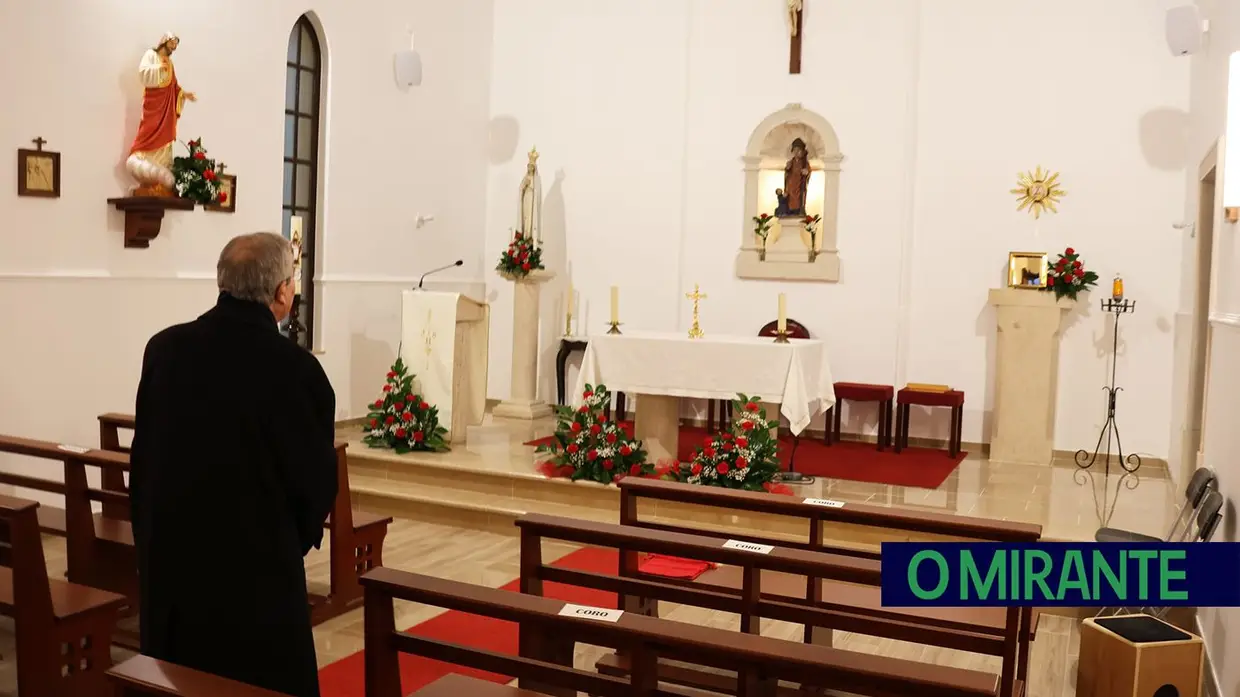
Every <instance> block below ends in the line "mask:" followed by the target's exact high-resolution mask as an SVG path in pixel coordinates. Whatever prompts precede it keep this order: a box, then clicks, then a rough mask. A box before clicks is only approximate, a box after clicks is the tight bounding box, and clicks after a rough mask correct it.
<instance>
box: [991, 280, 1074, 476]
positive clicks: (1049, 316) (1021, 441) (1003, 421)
mask: <svg viewBox="0 0 1240 697" xmlns="http://www.w3.org/2000/svg"><path fill="white" fill-rule="evenodd" d="M988 302H989V304H991V305H993V306H994V308H995V318H996V320H997V323H998V334H997V335H996V338H997V341H998V346H997V348H996V351H995V376H994V381H995V407H994V421H993V426H992V428H991V434H990V459H991V460H992V461H996V462H1016V463H1022V464H1031V465H1045V464H1049V463H1050V461H1051V457H1052V453H1053V451H1054V444H1055V395H1056V391H1057V390H1056V385H1057V384H1058V382H1059V330H1060V327H1061V326H1062V324H1063V314H1064V311H1065V310H1068V309H1070V308H1071V307H1072V304H1073V303H1072V301H1071V300H1066V299H1065V300H1058V301H1057V300H1055V295H1054V293H1048V292H1044V291H1038V290H1031V289H1024V288H995V289H992V290H991V291H990V298H989V301H988Z"/></svg>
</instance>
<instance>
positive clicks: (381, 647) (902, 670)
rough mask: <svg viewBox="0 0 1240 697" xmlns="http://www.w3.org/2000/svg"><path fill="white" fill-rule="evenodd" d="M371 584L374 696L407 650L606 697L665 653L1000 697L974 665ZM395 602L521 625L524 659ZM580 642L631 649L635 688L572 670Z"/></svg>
mask: <svg viewBox="0 0 1240 697" xmlns="http://www.w3.org/2000/svg"><path fill="white" fill-rule="evenodd" d="M362 585H363V587H364V588H365V589H366V603H365V607H366V610H365V623H366V646H367V651H366V661H367V663H366V676H367V695H368V697H401V695H402V693H401V692H400V677H399V666H398V663H397V652H398V651H405V652H409V653H415V654H417V655H420V656H425V657H428V658H431V659H435V660H440V661H446V662H449V663H455V664H457V665H462V666H468V667H472V668H477V669H480V670H486V671H490V672H495V673H499V674H501V675H512V676H515V677H517V678H521V679H529V680H533V681H537V682H538V683H539V684H540V685H541V684H550V685H554V686H555V687H556V688H558V689H557V694H562V693H563V691H564V690H580V691H583V692H587V693H588V694H592V695H598V696H599V697H621V696H625V697H627V696H628V695H635V696H641V697H644V696H646V695H653V694H654V690H655V689H656V688H657V681H656V680H655V675H656V673H655V665H656V660H657V659H658V658H672V659H677V658H679V659H682V660H691V661H692V662H694V663H697V664H700V665H710V666H716V667H719V668H728V669H732V670H737V671H738V672H739V673H740V674H742V675H743V676H747V677H746V678H743V680H745V681H747V682H748V683H749V684H753V685H755V686H758V685H759V684H760V683H761V684H763V685H765V686H767V687H768V688H769V687H772V686H773V681H774V679H776V678H778V679H786V680H792V681H796V682H803V683H810V684H829V685H831V687H832V688H834V689H838V690H842V691H846V692H864V693H867V694H875V692H876V691H878V692H881V693H883V694H890V695H905V694H908V695H918V696H919V697H990V696H992V695H994V693H995V687H996V685H995V683H996V681H995V680H987V676H984V675H983V676H980V677H979V674H978V673H975V672H973V671H966V670H961V669H958V668H949V667H946V666H934V665H928V664H922V663H916V662H913V661H902V660H899V659H890V658H885V657H881V656H875V655H871V654H863V653H858V652H854V651H844V650H840V649H832V648H827V647H821V646H810V645H805V644H798V643H795V642H790V641H783V640H780V639H773V638H770V637H763V636H758V635H748V634H737V633H735V632H731V631H728V630H723V629H716V628H713V627H705V626H698V625H693V624H688V623H683V622H673V621H670V620H662V619H658V618H654V617H645V616H642V615H638V614H633V613H624V614H623V615H621V616H620V617H619V618H618V619H617V620H616V621H614V622H610V621H600V620H597V619H584V618H581V617H577V616H572V615H566V614H562V611H564V609H565V605H566V604H565V603H564V602H562V601H559V600H553V599H550V598H543V597H538V596H532V595H526V594H523V593H512V592H509V591H504V590H500V589H496V588H487V587H483V586H474V585H470V584H464V583H458V582H455V581H449V580H447V579H441V578H434V577H430V576H423V575H420V574H412V573H408V572H404V571H398V570H395V569H386V568H384V569H375V570H374V571H371V572H370V573H369V574H367V575H366V576H364V577H363V578H362ZM395 599H400V600H406V601H411V602H416V603H422V604H425V605H430V606H432V607H439V608H444V609H447V610H456V611H460V612H466V613H470V614H475V615H482V616H485V617H493V618H496V619H500V620H506V621H509V622H516V623H519V624H520V626H521V628H522V647H521V656H506V655H502V654H497V653H494V652H491V651H487V650H483V649H474V648H470V647H468V646H462V645H459V644H453V643H449V642H444V641H439V640H434V639H427V638H424V637H415V636H413V635H410V634H406V633H404V632H398V631H396V628H395V614H394V611H393V600H395ZM576 642H581V643H588V644H593V645H597V646H606V647H612V648H615V649H617V650H620V651H624V652H625V653H626V655H628V656H630V660H631V663H632V665H633V666H634V668H633V672H632V677H631V679H632V680H633V683H632V685H630V684H629V682H628V681H627V680H619V679H617V678H614V677H608V676H602V675H598V674H595V673H590V672H586V671H581V670H577V669H575V668H572V667H571V666H572V660H573V651H572V646H573V644H575V643H576ZM557 664H558V665H557ZM523 686H524V685H523ZM540 691H545V690H542V689H540Z"/></svg>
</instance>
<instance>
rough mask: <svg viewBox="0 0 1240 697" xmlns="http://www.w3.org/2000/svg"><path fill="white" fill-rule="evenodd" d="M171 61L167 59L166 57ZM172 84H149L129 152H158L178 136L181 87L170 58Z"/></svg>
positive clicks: (169, 68)
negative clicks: (159, 85) (160, 85)
mask: <svg viewBox="0 0 1240 697" xmlns="http://www.w3.org/2000/svg"><path fill="white" fill-rule="evenodd" d="M165 61H167V59H165ZM167 65H168V74H169V79H168V84H167V85H164V86H163V87H147V88H146V92H145V93H144V94H143V96H142V122H141V123H140V124H138V135H137V137H135V138H134V140H133V147H131V148H130V149H129V154H130V155H132V154H134V153H139V152H154V151H155V150H159V149H160V148H162V147H164V146H165V145H168V144H169V143H171V142H172V141H174V140H176V139H177V119H178V118H180V104H181V86H180V85H179V84H177V73H176V70H175V69H174V68H173V67H172V62H171V61H167Z"/></svg>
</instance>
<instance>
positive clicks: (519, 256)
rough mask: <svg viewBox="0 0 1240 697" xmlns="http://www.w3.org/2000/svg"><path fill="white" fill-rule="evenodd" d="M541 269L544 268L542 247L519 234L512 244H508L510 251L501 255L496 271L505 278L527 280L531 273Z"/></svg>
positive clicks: (515, 235) (516, 234)
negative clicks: (511, 277)
mask: <svg viewBox="0 0 1240 697" xmlns="http://www.w3.org/2000/svg"><path fill="white" fill-rule="evenodd" d="M541 268H544V267H543V262H542V247H539V246H538V245H536V244H534V240H532V239H530V238H529V237H526V236H525V235H522V234H521V233H520V232H517V233H514V234H513V238H512V242H509V243H508V249H506V250H504V253H503V254H501V255H500V257H499V264H498V265H496V267H495V270H496V271H498V272H500V273H501V274H503V275H505V276H513V277H516V278H525V277H526V276H528V275H529V273H530V272H531V271H535V270H537V269H541Z"/></svg>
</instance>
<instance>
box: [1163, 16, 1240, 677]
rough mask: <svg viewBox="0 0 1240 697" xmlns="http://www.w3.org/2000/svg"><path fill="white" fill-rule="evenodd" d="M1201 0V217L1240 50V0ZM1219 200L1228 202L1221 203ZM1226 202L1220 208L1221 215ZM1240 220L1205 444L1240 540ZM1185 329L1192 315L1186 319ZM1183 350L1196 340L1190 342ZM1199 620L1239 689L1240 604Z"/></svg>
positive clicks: (1196, 78) (1219, 292)
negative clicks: (1210, 156) (1209, 159)
mask: <svg viewBox="0 0 1240 697" xmlns="http://www.w3.org/2000/svg"><path fill="white" fill-rule="evenodd" d="M1197 5H1198V6H1199V8H1200V9H1201V10H1202V13H1203V15H1204V16H1205V17H1206V18H1208V19H1209V21H1210V32H1209V35H1208V40H1207V45H1206V47H1205V49H1204V50H1203V51H1201V52H1200V53H1197V54H1195V55H1193V56H1192V58H1191V65H1192V90H1191V103H1190V115H1191V120H1190V128H1189V131H1188V133H1189V144H1188V154H1189V158H1190V162H1191V166H1190V170H1189V172H1188V173H1187V176H1186V177H1185V179H1186V191H1187V194H1188V195H1187V197H1186V198H1187V201H1186V205H1185V216H1184V218H1185V220H1196V218H1197V203H1198V200H1197V181H1196V176H1197V167H1196V163H1197V162H1199V161H1200V160H1201V159H1202V158H1203V157H1205V155H1206V153H1207V151H1208V150H1209V149H1210V147H1211V145H1212V144H1214V143H1215V141H1217V140H1218V139H1219V138H1220V137H1222V136H1223V135H1224V130H1225V122H1226V113H1227V71H1228V57H1229V56H1230V54H1231V53H1232V52H1233V51H1237V50H1240V5H1237V4H1236V3H1235V2H1232V1H1231V0H1198V2H1197ZM1226 164H1227V169H1226V171H1224V172H1223V176H1224V177H1227V176H1233V177H1234V176H1240V172H1237V165H1236V163H1226ZM1218 203H1219V206H1221V205H1222V202H1221V201H1220V202H1218ZM1220 213H1221V208H1220V209H1219V210H1216V211H1215V219H1216V223H1217V222H1218V221H1220V219H1221V215H1219V214H1220ZM1236 233H1237V227H1236V226H1235V225H1229V224H1216V226H1215V242H1214V260H1213V262H1214V264H1213V267H1214V268H1213V278H1212V282H1213V291H1212V298H1211V302H1210V311H1211V316H1212V318H1213V321H1211V331H1210V337H1211V339H1210V341H1211V346H1210V355H1211V366H1210V372H1209V377H1208V381H1207V384H1206V420H1205V442H1204V448H1203V451H1204V453H1205V463H1206V465H1207V466H1209V467H1212V468H1214V470H1215V471H1216V472H1217V473H1218V476H1219V486H1220V490H1221V491H1222V493H1223V495H1224V497H1225V498H1226V499H1227V505H1226V507H1225V508H1224V511H1223V526H1222V528H1221V529H1220V531H1219V534H1218V535H1217V536H1216V538H1215V539H1220V540H1226V541H1231V542H1235V541H1240V532H1238V531H1237V526H1238V525H1240V523H1237V521H1238V520H1240V515H1238V513H1240V512H1238V511H1237V507H1236V501H1237V499H1240V436H1238V434H1237V432H1236V428H1235V415H1236V414H1237V413H1240V401H1238V399H1237V395H1240V365H1238V364H1237V362H1236V359H1235V357H1236V356H1237V355H1240V282H1237V280H1236V279H1235V272H1234V270H1235V269H1236V268H1237V267H1238V265H1240V248H1238V247H1237V245H1236ZM1185 238H1186V239H1184V241H1183V276H1184V279H1185V281H1184V284H1183V286H1182V290H1181V294H1180V297H1181V308H1182V309H1183V310H1184V311H1185V312H1191V311H1192V307H1193V305H1192V303H1193V292H1194V289H1195V280H1194V279H1195V278H1196V274H1197V273H1198V270H1197V269H1196V268H1195V267H1196V250H1195V247H1194V245H1195V243H1196V241H1197V240H1196V239H1191V238H1188V237H1187V236H1185ZM1183 324H1184V325H1185V327H1184V330H1185V332H1188V331H1191V326H1192V322H1191V319H1190V321H1186V322H1184V323H1183ZM1182 344H1183V349H1182V352H1183V353H1187V352H1188V351H1189V347H1190V346H1191V342H1189V341H1184V342H1182ZM1188 370H1189V365H1188V360H1187V358H1185V359H1184V360H1182V361H1177V374H1176V381H1177V382H1179V383H1183V384H1185V385H1186V384H1187V381H1188ZM1174 416H1175V418H1174V419H1173V421H1172V433H1173V434H1175V433H1178V431H1179V429H1180V428H1181V427H1182V426H1183V423H1184V416H1183V414H1182V413H1181V414H1175V415H1174ZM1198 620H1199V622H1200V623H1201V631H1202V633H1203V635H1204V637H1205V639H1206V643H1207V645H1208V646H1209V650H1210V656H1211V659H1212V663H1213V667H1214V672H1215V675H1214V678H1215V680H1216V681H1217V683H1218V692H1217V694H1219V695H1234V694H1240V611H1238V610H1237V609H1236V608H1202V609H1201V610H1200V612H1199V616H1198Z"/></svg>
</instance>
